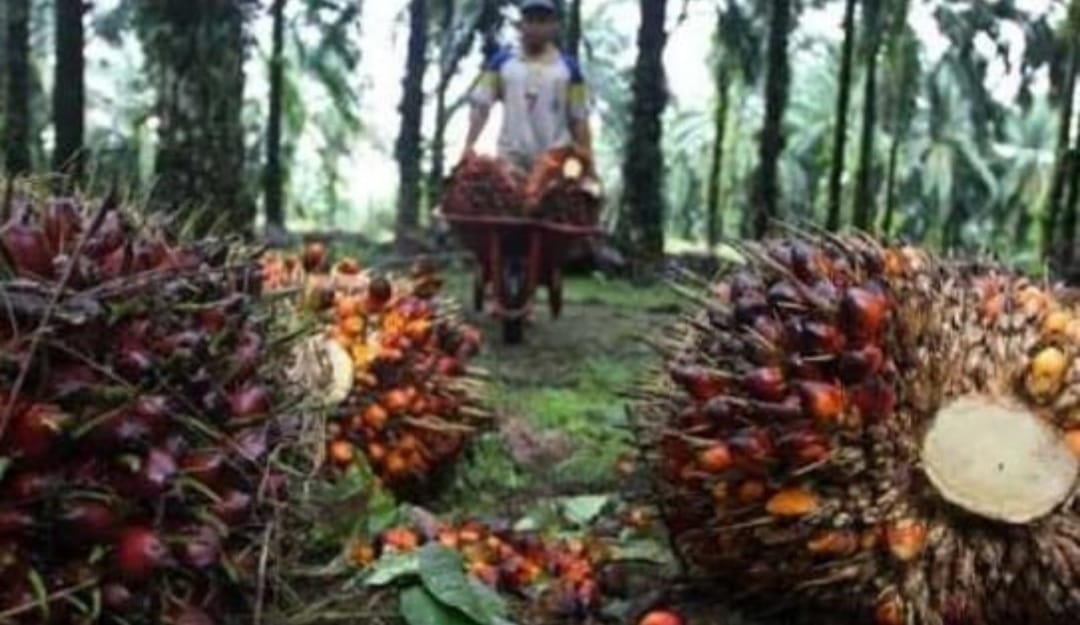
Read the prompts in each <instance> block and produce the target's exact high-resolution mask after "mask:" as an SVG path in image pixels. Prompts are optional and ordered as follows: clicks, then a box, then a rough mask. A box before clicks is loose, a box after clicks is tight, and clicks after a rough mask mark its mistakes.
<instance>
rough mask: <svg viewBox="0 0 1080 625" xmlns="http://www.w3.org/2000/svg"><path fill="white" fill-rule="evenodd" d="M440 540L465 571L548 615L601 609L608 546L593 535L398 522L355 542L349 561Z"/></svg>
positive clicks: (366, 560) (359, 562) (371, 559)
mask: <svg viewBox="0 0 1080 625" xmlns="http://www.w3.org/2000/svg"><path fill="white" fill-rule="evenodd" d="M428 543H439V544H441V545H443V546H445V547H447V548H450V549H453V550H454V551H457V552H458V553H460V554H461V556H462V560H463V562H464V565H465V568H466V571H467V572H468V573H469V574H470V575H472V576H474V577H475V578H476V579H478V580H480V581H481V582H483V583H485V584H487V585H488V586H490V587H492V588H494V589H495V590H498V591H500V592H506V593H509V594H511V595H514V596H518V597H521V598H523V599H528V600H530V601H531V602H532V603H533V604H534V605H535V606H537V607H538V611H539V612H541V613H542V614H543V616H547V617H572V618H585V617H588V616H589V615H594V614H596V613H598V611H599V609H600V602H601V595H600V583H599V575H598V571H599V569H600V567H601V566H602V565H603V563H604V562H605V560H606V558H607V557H608V551H609V549H608V547H607V546H606V545H605V544H603V543H602V542H601V541H599V540H597V539H594V538H592V537H585V538H548V537H545V536H543V535H541V534H538V533H537V532H517V531H513V530H511V529H509V528H508V527H501V526H497V525H494V524H489V523H483V522H480V521H476V520H466V521H464V522H462V523H459V524H456V525H453V524H449V523H445V522H441V521H439V522H436V523H433V524H430V525H429V526H426V527H422V526H418V527H410V526H397V527H393V528H390V529H388V530H386V531H384V532H382V533H381V534H380V535H379V536H378V537H377V539H376V540H375V541H374V542H373V543H370V544H369V543H363V542H361V543H356V544H355V545H353V547H352V550H351V554H350V556H351V560H352V562H353V564H355V565H357V566H362V567H366V566H368V565H370V564H371V563H373V562H374V561H375V559H376V558H379V557H382V556H383V554H386V553H388V552H409V551H413V550H416V549H419V548H421V547H423V546H424V545H426V544H428Z"/></svg>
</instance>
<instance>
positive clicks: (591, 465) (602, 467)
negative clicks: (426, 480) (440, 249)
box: [445, 274, 681, 509]
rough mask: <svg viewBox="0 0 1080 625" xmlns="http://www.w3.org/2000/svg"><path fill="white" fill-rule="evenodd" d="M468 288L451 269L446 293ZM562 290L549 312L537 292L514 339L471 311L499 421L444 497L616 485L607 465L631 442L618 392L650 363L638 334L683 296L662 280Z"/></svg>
mask: <svg viewBox="0 0 1080 625" xmlns="http://www.w3.org/2000/svg"><path fill="white" fill-rule="evenodd" d="M470 289H471V287H470V278H468V277H467V276H465V275H464V274H453V275H452V276H451V278H450V280H449V284H448V285H447V288H446V291H445V292H446V294H447V295H450V296H453V297H456V298H458V299H460V300H462V301H469V299H470V298H471V295H470V294H471V290H470ZM564 298H565V304H564V308H563V314H562V317H561V318H559V319H557V320H554V319H552V318H551V316H550V315H549V314H548V311H547V301H546V293H543V292H542V293H540V294H539V299H538V301H537V308H536V310H535V311H534V314H533V316H532V319H531V323H530V324H529V326H528V327H527V328H526V333H525V334H526V340H525V344H523V345H517V346H508V345H504V344H503V343H502V342H501V333H500V328H499V326H498V324H497V323H496V321H495V320H493V319H491V318H490V317H489V316H487V315H485V314H478V313H473V312H471V311H470V312H469V313H468V317H469V321H470V322H471V323H474V324H476V325H477V326H479V327H480V328H481V329H482V330H483V331H484V335H485V338H486V342H485V348H484V353H483V355H482V356H481V357H480V358H479V361H478V363H477V364H478V366H480V367H482V368H484V369H486V370H487V371H488V372H489V373H490V376H491V378H490V382H489V389H488V395H489V398H490V400H491V402H492V404H493V407H494V408H495V409H496V410H497V411H498V412H499V413H500V415H502V421H501V423H500V425H501V427H500V431H499V432H498V433H495V434H492V435H489V436H487V437H486V438H485V439H484V440H483V441H482V442H481V443H480V444H479V445H478V446H477V447H476V449H475V451H474V456H473V458H472V461H471V462H470V463H469V466H468V467H467V468H465V469H464V470H463V474H462V476H461V477H462V479H460V480H459V481H458V489H457V490H458V492H455V493H451V494H450V495H449V496H448V498H447V500H448V501H453V503H454V506H455V507H456V508H457V507H461V506H466V507H471V508H478V509H484V508H488V507H490V506H492V505H494V504H497V503H500V502H505V501H506V500H507V497H508V496H510V497H513V498H516V499H522V498H535V497H539V496H549V495H551V496H553V495H558V494H567V493H571V492H573V493H581V492H597V491H609V490H613V489H614V488H615V486H616V485H615V484H614V483H613V478H614V471H613V468H614V465H615V463H616V462H617V459H618V457H619V456H620V454H622V453H624V452H626V451H627V450H628V444H629V440H628V432H627V431H626V428H625V426H626V419H627V417H626V410H625V402H624V401H623V400H622V398H621V396H620V394H621V393H622V392H624V391H626V390H627V389H628V388H630V387H631V386H632V385H633V384H634V383H635V381H636V380H637V379H639V378H640V376H642V375H643V374H644V373H645V372H646V370H647V369H648V368H649V367H650V366H652V365H655V364H656V357H655V355H654V354H653V352H652V351H651V349H650V348H649V347H648V346H647V345H646V344H645V342H644V340H643V338H644V337H646V336H648V335H650V334H652V333H654V332H655V331H656V330H658V329H659V328H661V327H662V326H663V325H664V324H667V323H670V322H672V321H673V320H674V318H675V315H676V312H677V310H678V306H679V304H680V303H681V302H680V301H679V299H678V296H677V295H675V294H674V293H673V292H671V291H670V290H669V289H668V288H667V287H666V286H663V285H659V286H654V287H647V288H638V287H633V286H630V285H628V284H626V283H623V282H614V281H606V280H604V279H602V278H594V277H579V278H570V279H568V280H567V281H566V284H565V295H564ZM462 491H465V492H462Z"/></svg>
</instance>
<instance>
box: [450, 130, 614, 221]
mask: <svg viewBox="0 0 1080 625" xmlns="http://www.w3.org/2000/svg"><path fill="white" fill-rule="evenodd" d="M593 171H594V170H593V164H592V158H591V157H590V155H589V154H587V153H586V152H584V151H583V150H581V149H579V148H577V147H575V146H567V147H558V148H552V149H550V150H548V151H547V152H545V153H544V154H543V155H541V156H540V158H538V159H537V161H536V164H535V165H534V166H533V168H532V170H531V171H529V172H520V171H519V170H517V169H514V168H513V167H512V166H511V165H510V164H509V163H508V162H506V161H505V160H503V159H501V158H492V157H488V156H480V155H475V154H471V155H469V156H467V157H466V158H465V159H464V160H463V161H462V162H461V163H460V164H459V165H458V166H457V168H456V169H455V170H454V172H453V174H452V175H451V177H450V180H449V181H448V183H447V186H446V192H445V195H444V197H443V201H442V212H443V213H444V214H446V215H474V216H475V215H489V216H502V217H532V218H537V219H543V220H546V221H554V222H559V223H566V224H573V225H579V226H591V225H594V224H595V223H596V222H597V220H598V219H599V217H600V209H601V205H602V202H601V199H600V182H599V180H598V179H597V178H596V176H595V175H594V173H593Z"/></svg>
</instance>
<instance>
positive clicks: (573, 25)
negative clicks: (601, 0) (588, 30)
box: [566, 0, 581, 58]
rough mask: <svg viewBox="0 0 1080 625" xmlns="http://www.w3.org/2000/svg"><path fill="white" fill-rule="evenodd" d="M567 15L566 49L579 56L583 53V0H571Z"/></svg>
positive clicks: (575, 56)
mask: <svg viewBox="0 0 1080 625" xmlns="http://www.w3.org/2000/svg"><path fill="white" fill-rule="evenodd" d="M568 4H569V7H568V9H567V15H566V51H567V53H569V54H571V55H573V56H574V58H577V57H578V56H580V54H581V0H570V1H569V3H568Z"/></svg>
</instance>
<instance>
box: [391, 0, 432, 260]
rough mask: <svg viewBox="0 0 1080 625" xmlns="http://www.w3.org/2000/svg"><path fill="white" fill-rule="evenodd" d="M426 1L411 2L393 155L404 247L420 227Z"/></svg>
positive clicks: (399, 233)
mask: <svg viewBox="0 0 1080 625" xmlns="http://www.w3.org/2000/svg"><path fill="white" fill-rule="evenodd" d="M427 31H428V15H427V0H410V2H409V43H408V52H407V53H406V57H405V77H404V79H403V80H402V87H403V88H402V95H401V104H400V106H399V107H398V111H399V112H400V113H401V129H400V131H399V132H398V138H397V144H396V145H395V147H394V156H395V158H396V159H397V162H398V172H399V176H400V181H399V188H398V206H397V233H396V234H397V244H398V246H399V248H403V247H405V246H406V245H407V243H408V237H409V234H410V232H412V231H414V230H416V229H417V228H418V227H419V226H420V182H421V171H420V160H421V158H422V156H423V154H422V151H423V149H422V145H421V141H422V135H421V130H422V128H421V125H422V123H423V115H424V69H425V67H426V55H427V43H428V32H427Z"/></svg>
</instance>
